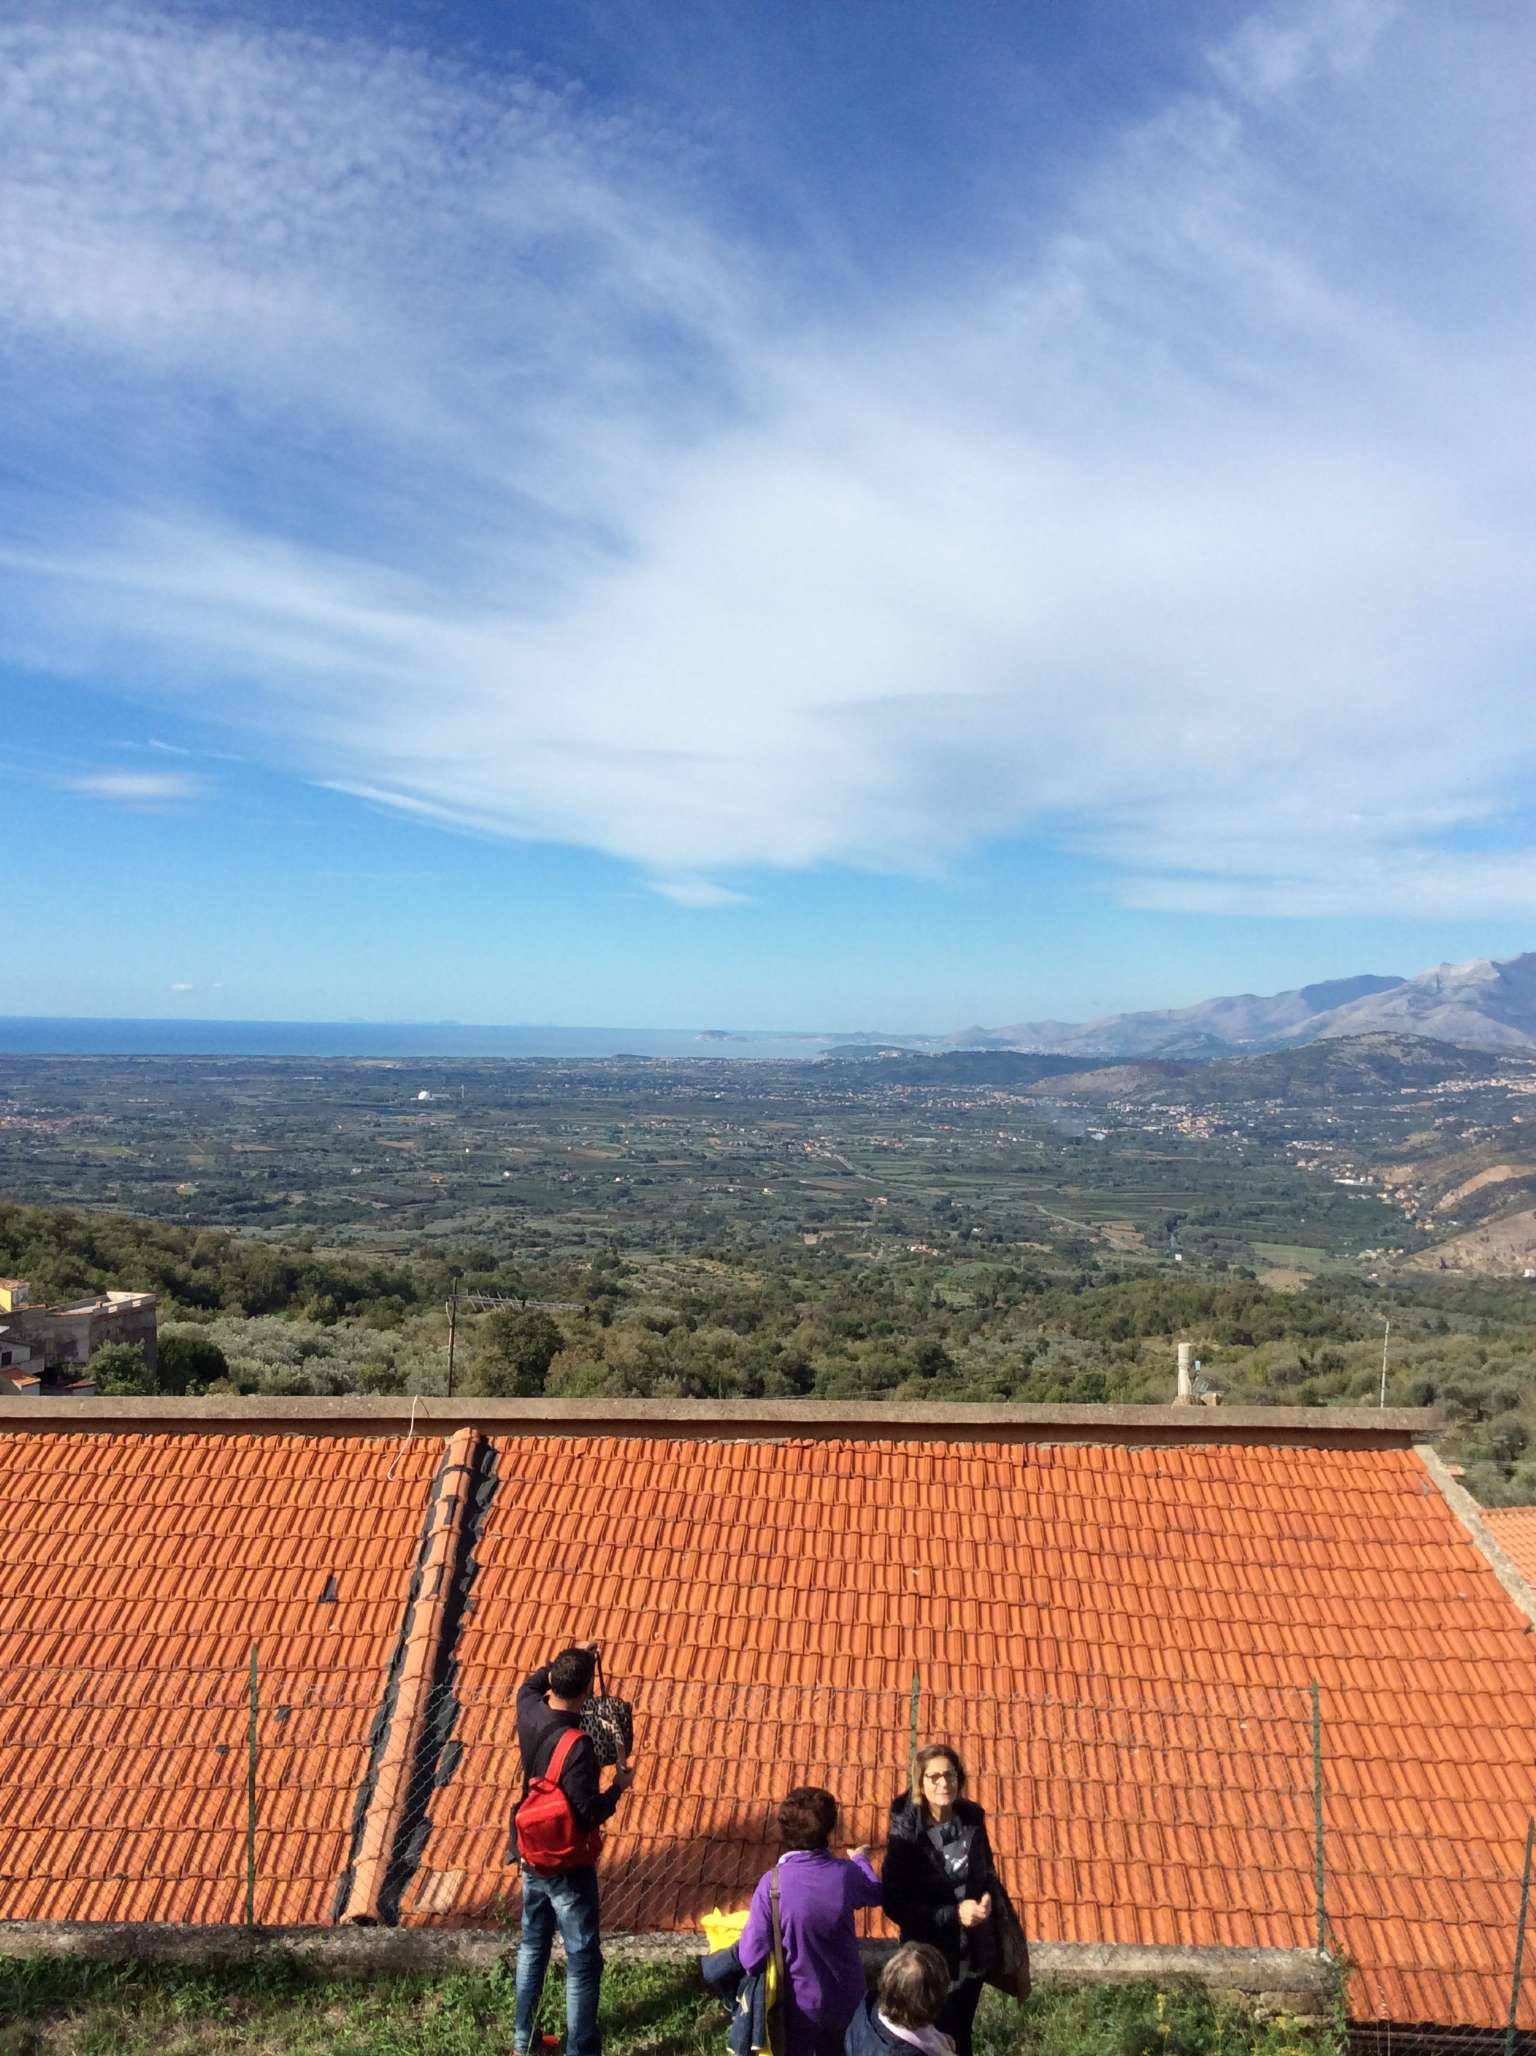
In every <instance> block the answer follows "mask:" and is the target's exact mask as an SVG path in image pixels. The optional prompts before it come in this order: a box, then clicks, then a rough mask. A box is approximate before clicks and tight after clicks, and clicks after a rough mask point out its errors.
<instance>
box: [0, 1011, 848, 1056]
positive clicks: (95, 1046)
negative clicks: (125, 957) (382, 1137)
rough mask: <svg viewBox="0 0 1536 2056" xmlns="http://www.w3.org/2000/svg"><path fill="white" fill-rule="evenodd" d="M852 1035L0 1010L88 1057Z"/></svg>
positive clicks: (606, 1048) (26, 1047)
mask: <svg viewBox="0 0 1536 2056" xmlns="http://www.w3.org/2000/svg"><path fill="white" fill-rule="evenodd" d="M849 1040H852V1038H847V1037H841V1036H835V1035H784V1034H760V1035H759V1034H754V1033H751V1032H748V1031H739V1032H738V1031H736V1030H726V1029H719V1028H710V1029H689V1028H675V1029H673V1028H473V1027H466V1026H464V1025H462V1024H461V1023H460V1022H457V1021H100V1020H86V1021H70V1020H63V1019H54V1018H47V1017H44V1016H28V1015H19V1014H13V1015H9V1016H3V1015H0V1055H4V1056H89V1057H386V1058H387V1057H400V1058H404V1059H421V1058H424V1057H565V1058H583V1057H585V1058H600V1057H617V1056H637V1057H667V1058H672V1059H674V1060H675V1059H677V1058H679V1057H693V1058H698V1057H726V1058H728V1057H734V1058H736V1059H738V1060H741V1059H746V1058H756V1059H758V1060H759V1061H768V1060H777V1061H778V1062H781V1063H783V1062H786V1061H793V1060H794V1059H795V1058H810V1057H818V1056H820V1055H822V1053H823V1052H824V1051H826V1050H829V1049H833V1048H837V1047H839V1046H842V1045H844V1044H846V1043H847V1042H848V1041H849Z"/></svg>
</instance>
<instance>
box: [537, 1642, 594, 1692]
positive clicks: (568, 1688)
mask: <svg viewBox="0 0 1536 2056" xmlns="http://www.w3.org/2000/svg"><path fill="white" fill-rule="evenodd" d="M596 1674H597V1659H596V1658H595V1657H594V1656H593V1654H592V1652H591V1650H590V1649H562V1650H561V1652H560V1654H559V1655H558V1656H557V1657H556V1658H555V1660H554V1662H553V1663H552V1664H551V1665H550V1667H549V1689H550V1691H551V1692H553V1693H554V1695H555V1697H556V1698H557V1699H579V1698H580V1697H581V1695H582V1693H583V1692H590V1691H591V1689H592V1680H593V1678H594V1677H595V1676H596Z"/></svg>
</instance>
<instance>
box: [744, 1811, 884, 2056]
mask: <svg viewBox="0 0 1536 2056" xmlns="http://www.w3.org/2000/svg"><path fill="white" fill-rule="evenodd" d="M778 1869H779V1921H780V1924H781V1926H782V1927H783V1930H784V1967H785V1969H786V1970H787V1971H788V1972H789V2000H790V2003H789V2005H788V2007H787V2008H786V2009H785V2010H786V2016H787V2018H786V2027H787V2029H788V2032H787V2034H786V2037H785V2050H784V2056H816V2052H817V2051H818V2050H819V2049H823V2048H828V2047H831V2048H837V2049H841V2047H842V2038H843V2035H844V2033H845V2032H846V2030H847V2027H848V2023H849V2021H850V2020H852V2018H853V2016H854V2014H855V2013H856V2012H857V2011H858V2008H859V2004H860V2002H861V2000H862V1999H863V1997H864V1970H863V1966H862V1965H861V1963H860V1961H859V1940H858V1936H857V1935H856V1934H855V1933H854V1931H853V1916H854V1914H855V1913H856V1912H857V1911H858V1909H859V1908H860V1907H861V1906H878V1905H879V1904H880V1880H879V1878H878V1877H877V1876H876V1875H875V1872H874V1869H873V1867H872V1866H871V1864H870V1862H869V1859H868V1857H860V1858H859V1859H858V1861H857V1862H852V1861H850V1860H849V1859H848V1858H847V1857H844V1856H834V1855H833V1854H832V1852H831V1851H830V1850H829V1849H793V1850H791V1851H790V1852H789V1854H788V1855H786V1856H781V1857H780V1858H779V1866H778ZM772 1878H773V1872H772V1871H769V1872H768V1874H767V1876H765V1877H761V1878H759V1879H758V1881H757V1890H756V1891H755V1892H754V1893H753V1894H752V1911H751V1912H750V1913H749V1914H748V1916H747V1924H746V1926H745V1928H744V1929H743V1930H742V1935H741V1941H740V1942H739V1944H738V1945H737V1946H738V1949H739V1951H740V1954H741V1967H742V1969H743V1970H745V1971H749V1972H750V1971H754V1970H761V1969H762V1967H763V1965H764V1964H765V1963H766V1962H767V1961H768V1958H769V1956H770V1955H771V1954H772V1952H773V1912H772V1909H771V1907H770V1905H769V1893H770V1890H771V1881H772Z"/></svg>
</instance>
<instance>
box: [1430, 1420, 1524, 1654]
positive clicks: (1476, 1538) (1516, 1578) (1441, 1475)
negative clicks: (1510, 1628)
mask: <svg viewBox="0 0 1536 2056" xmlns="http://www.w3.org/2000/svg"><path fill="white" fill-rule="evenodd" d="M1414 1451H1415V1454H1416V1455H1417V1456H1418V1458H1419V1460H1420V1462H1421V1463H1422V1464H1423V1466H1424V1468H1425V1470H1427V1471H1428V1473H1429V1475H1430V1476H1431V1478H1433V1479H1434V1481H1435V1484H1436V1486H1437V1487H1438V1489H1439V1492H1440V1495H1441V1497H1442V1498H1443V1499H1444V1500H1445V1502H1446V1504H1447V1506H1449V1507H1450V1509H1451V1512H1452V1513H1453V1514H1455V1516H1456V1518H1457V1520H1459V1521H1460V1522H1461V1525H1462V1526H1463V1527H1464V1528H1465V1529H1466V1531H1467V1533H1468V1535H1470V1536H1471V1538H1472V1541H1473V1544H1474V1545H1475V1547H1476V1548H1477V1549H1478V1550H1480V1551H1481V1553H1482V1554H1483V1556H1485V1557H1486V1558H1487V1560H1488V1564H1489V1568H1490V1569H1491V1570H1492V1572H1493V1575H1494V1576H1495V1577H1496V1578H1497V1579H1498V1581H1499V1583H1500V1584H1501V1585H1502V1586H1503V1587H1504V1590H1505V1592H1506V1593H1507V1594H1508V1595H1509V1597H1510V1598H1511V1599H1512V1600H1513V1601H1514V1603H1515V1605H1516V1606H1518V1607H1519V1609H1520V1611H1521V1612H1522V1613H1523V1614H1524V1615H1525V1617H1526V1619H1527V1620H1528V1621H1529V1622H1530V1623H1531V1626H1532V1627H1536V1585H1532V1583H1531V1581H1530V1579H1529V1578H1527V1577H1526V1575H1525V1573H1524V1572H1523V1571H1522V1569H1521V1567H1520V1565H1519V1564H1517V1563H1516V1562H1515V1560H1514V1558H1513V1557H1512V1556H1511V1555H1510V1554H1509V1551H1508V1550H1507V1549H1505V1547H1504V1546H1503V1544H1502V1543H1501V1542H1500V1541H1499V1539H1498V1537H1497V1536H1496V1535H1495V1534H1494V1532H1493V1530H1492V1528H1490V1527H1489V1525H1488V1519H1487V1515H1488V1511H1489V1510H1488V1508H1486V1507H1483V1506H1479V1505H1478V1503H1477V1501H1476V1500H1475V1499H1474V1498H1473V1497H1472V1494H1471V1493H1470V1492H1469V1491H1468V1490H1467V1488H1466V1487H1465V1485H1462V1484H1460V1483H1458V1482H1457V1480H1456V1478H1455V1477H1454V1476H1453V1475H1452V1473H1451V1471H1450V1469H1449V1467H1448V1466H1447V1465H1446V1464H1445V1463H1444V1462H1443V1460H1442V1459H1441V1457H1440V1456H1439V1454H1438V1453H1437V1452H1436V1451H1435V1450H1434V1449H1432V1448H1431V1447H1430V1445H1429V1444H1428V1443H1427V1442H1417V1443H1415V1444H1414ZM1527 1632H1529V1630H1527Z"/></svg>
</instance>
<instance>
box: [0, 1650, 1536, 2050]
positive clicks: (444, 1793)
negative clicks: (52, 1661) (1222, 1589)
mask: <svg viewBox="0 0 1536 2056" xmlns="http://www.w3.org/2000/svg"><path fill="white" fill-rule="evenodd" d="M343 1654H344V1653H343V1652H340V1651H338V1652H337V1658H338V1660H337V1661H336V1663H335V1664H334V1666H333V1667H331V1668H328V1669H323V1670H319V1669H317V1670H304V1671H298V1670H293V1669H284V1668H273V1669H272V1670H270V1671H269V1670H266V1669H264V1668H263V1666H262V1664H261V1661H260V1657H259V1654H258V1655H257V1657H256V1660H255V1662H254V1663H250V1662H248V1663H247V1664H245V1665H243V1666H241V1667H239V1668H234V1667H229V1668H223V1669H216V1670H207V1671H186V1670H174V1671H164V1672H136V1673H133V1674H131V1675H125V1674H122V1673H114V1672H110V1671H88V1670H86V1671H83V1670H80V1669H78V1668H76V1667H74V1666H69V1667H60V1668H58V1669H55V1670H50V1669H49V1668H48V1667H47V1666H43V1667H39V1668H33V1669H29V1670H26V1671H17V1670H13V1671H10V1672H8V1673H7V1674H6V1675H5V1676H4V1677H3V1678H0V1823H3V1833H0V1918H5V1919H10V1920H39V1919H48V1920H87V1921H112V1920H133V1921H173V1922H219V1923H231V1922H234V1923H241V1922H251V1923H254V1924H256V1925H260V1926H273V1925H288V1924H307V1923H327V1922H334V1921H355V1920H366V1921H383V1922H392V1921H395V1920H400V1921H403V1922H405V1923H407V1924H410V1925H414V1926H421V1925H444V1926H459V1927H485V1926H491V1927H504V1928H506V1929H507V1930H508V1931H509V1933H510V1931H511V1930H513V1929H515V1926H516V1923H517V1920H518V1914H519V1905H520V1880H519V1872H518V1868H517V1863H516V1858H515V1850H514V1849H513V1847H512V1845H511V1818H512V1813H513V1809H514V1807H515V1805H516V1802H517V1799H518V1797H519V1795H520V1792H521V1789H522V1768H521V1757H520V1752H519V1749H518V1740H517V1718H516V1706H515V1702H514V1698H513V1696H512V1695H511V1694H510V1693H508V1692H506V1691H502V1690H491V1689H487V1688H485V1687H484V1686H483V1685H478V1684H475V1683H471V1682H466V1681H465V1680H463V1679H460V1678H458V1677H457V1676H455V1675H452V1674H450V1675H449V1676H448V1677H446V1678H444V1679H442V1680H439V1681H438V1682H436V1683H435V1684H430V1685H429V1684H427V1683H426V1682H425V1681H416V1684H415V1686H414V1687H413V1683H412V1680H411V1679H409V1678H408V1677H401V1676H396V1675H393V1674H392V1675H391V1677H390V1678H389V1680H388V1681H387V1684H386V1688H385V1690H384V1693H383V1695H382V1696H381V1695H380V1694H379V1693H378V1692H377V1691H376V1690H370V1691H366V1692H365V1691H362V1690H360V1689H358V1687H357V1685H356V1683H355V1681H354V1679H353V1677H352V1675H351V1674H350V1673H349V1670H348V1668H347V1665H346V1663H345V1661H343V1660H341V1659H342V1657H343ZM1350 1713H1351V1709H1350V1708H1349V1707H1347V1706H1344V1707H1339V1708H1334V1707H1333V1706H1332V1705H1331V1703H1330V1695H1329V1694H1328V1693H1327V1692H1322V1693H1319V1692H1317V1691H1316V1690H1315V1689H1314V1690H1313V1691H1311V1692H1305V1691H1303V1692H1298V1691H1296V1690H1294V1689H1289V1688H1286V1689H1281V1688H1276V1689H1263V1688H1254V1689H1252V1690H1247V1691H1241V1692H1240V1691H1235V1690H1229V1689H1213V1690H1211V1691H1210V1692H1209V1693H1207V1694H1204V1695H1192V1694H1189V1693H1187V1692H1182V1693H1179V1694H1171V1693H1169V1694H1165V1693H1161V1692H1159V1691H1157V1690H1155V1689H1152V1688H1133V1689H1127V1688H1126V1687H1125V1686H1123V1685H1122V1686H1120V1687H1118V1688H1115V1689H1109V1688H1106V1689H1105V1691H1104V1692H1103V1693H1102V1694H1097V1695H1091V1696H1082V1697H1076V1698H1056V1697H1050V1696H1032V1697H1024V1696H1011V1695H1004V1694H990V1695H987V1694H963V1695H962V1694H959V1693H944V1694H934V1693H931V1692H928V1691H927V1690H925V1689H924V1687H923V1684H922V1681H921V1679H920V1678H918V1679H915V1680H913V1679H908V1680H905V1681H902V1682H893V1685H892V1687H891V1689H889V1690H888V1691H881V1692H872V1691H856V1690H845V1689H832V1688H826V1689H822V1688H814V1689H804V1688H799V1687H794V1686H790V1685H779V1684H774V1683H771V1682H753V1683H750V1684H706V1683H702V1682H698V1681H674V1682H657V1683H654V1684H652V1685H650V1686H648V1687H647V1688H646V1689H645V1694H644V1697H643V1700H642V1701H641V1703H639V1704H637V1707H636V1720H637V1737H636V1765H637V1772H638V1775H637V1779H636V1783H635V1785H634V1787H633V1789H632V1790H631V1791H630V1792H629V1793H628V1794H627V1795H626V1796H625V1797H624V1799H623V1800H622V1801H621V1802H620V1804H619V1806H618V1807H617V1809H616V1810H615V1812H614V1814H613V1817H612V1819H611V1821H610V1822H609V1823H608V1826H607V1830H606V1839H605V1848H604V1853H603V1858H602V1866H601V1877H602V1893H603V1918H604V1926H605V1928H606V1930H607V1931H608V1932H610V1933H626V1932H627V1933H654V1932H673V1933H679V1932H695V1931H697V1930H698V1928H699V1926H700V1923H701V1921H702V1919H703V1916H704V1915H705V1914H707V1913H709V1912H710V1911H711V1910H713V1909H714V1908H716V1907H719V1908H720V1909H722V1910H726V1911H730V1910H733V1909H739V1908H742V1907H744V1906H745V1905H746V1904H747V1901H748V1899H749V1897H750V1894H751V1891H752V1888H753V1886H754V1884H755V1882H756V1880H757V1878H758V1877H759V1876H760V1875H761V1874H762V1873H763V1872H764V1870H766V1869H767V1868H768V1867H769V1865H770V1864H771V1863H772V1862H773V1860H774V1858H775V1856H776V1854H777V1852H778V1842H777V1835H776V1831H775V1812H776V1808H777V1804H778V1801H779V1800H780V1799H781V1798H782V1797H783V1795H784V1794H785V1792H786V1791H787V1790H788V1789H789V1788H790V1787H792V1786H795V1785H806V1784H810V1785H818V1786H822V1787H824V1788H825V1789H827V1790H828V1791H830V1792H831V1793H832V1794H833V1795H834V1796H835V1798H836V1799H837V1802H838V1806H839V1813H840V1825H839V1830H838V1835H837V1841H838V1843H839V1844H841V1845H845V1846H856V1845H865V1846H868V1847H870V1848H871V1849H872V1851H873V1853H874V1856H875V1860H876V1862H877V1863H878V1861H879V1860H880V1852H881V1848H882V1846H883V1845H884V1843H885V1841H886V1838H887V1834H888V1830H889V1824H890V1812H891V1807H892V1803H893V1801H895V1800H897V1799H898V1798H899V1797H900V1796H901V1795H903V1794H905V1793H906V1792H907V1791H908V1789H909V1778H910V1766H911V1759H912V1753H913V1748H914V1745H915V1743H916V1742H917V1741H923V1742H927V1741H932V1740H942V1741H945V1742H948V1743H951V1744H953V1745H954V1747H955V1748H956V1749H957V1750H958V1752H959V1754H960V1756H961V1758H962V1759H963V1762H964V1766H965V1771H966V1775H967V1786H966V1791H967V1796H969V1797H971V1798H973V1799H974V1800H976V1801H978V1802H979V1803H980V1804H981V1805H982V1806H983V1808H984V1809H985V1813H986V1819H987V1824H988V1829H989V1834H990V1839H991V1842H992V1846H993V1851H994V1854H995V1857H996V1861H997V1867H998V1871H999V1874H1000V1876H1001V1877H1002V1878H1003V1880H1004V1882H1005V1883H1006V1885H1007V1887H1008V1889H1009V1892H1010V1894H1011V1896H1012V1897H1013V1899H1014V1901H1015V1903H1016V1904H1017V1905H1018V1906H1019V1907H1020V1909H1021V1911H1022V1913H1023V1917H1024V1921H1025V1925H1026V1928H1027V1930H1028V1932H1029V1933H1030V1935H1031V1937H1032V1938H1034V1939H1036V1940H1045V1941H1060V1942H1069V1943H1071V1942H1078V1943H1130V1944H1143V1945H1155V1946H1158V1945H1160V1946H1170V1945H1172V1946H1178V1945H1183V1946H1203V1947H1207V1948H1218V1949H1286V1950H1316V1949H1317V1947H1318V1945H1319V1940H1320V1939H1321V1941H1322V1942H1323V1944H1324V1945H1325V1946H1326V1948H1327V1949H1328V1950H1329V1951H1330V1952H1331V1953H1332V1954H1333V1956H1334V1957H1335V1958H1336V1959H1337V1960H1338V1961H1339V1963H1340V1964H1341V1965H1342V1966H1345V1967H1346V1968H1347V1989H1348V2007H1349V2011H1350V2013H1351V2014H1352V2016H1353V2018H1354V2020H1355V2021H1356V2023H1357V2024H1358V2029H1357V2031H1358V2032H1359V2033H1360V2034H1361V2035H1362V2036H1363V2037H1366V2038H1368V2039H1370V2040H1371V2041H1372V2044H1373V2046H1374V2047H1376V2048H1379V2049H1384V2050H1390V2049H1394V2048H1396V2049H1399V2050H1403V2051H1406V2050H1408V2049H1409V2048H1410V2047H1411V2046H1413V2044H1414V2039H1415V2038H1417V2039H1418V2040H1424V2039H1425V2038H1426V2031H1427V2030H1429V2029H1433V2035H1432V2036H1430V2037H1429V2039H1431V2040H1432V2041H1433V2042H1434V2044H1435V2045H1436V2046H1438V2047H1442V2048H1465V2049H1467V2050H1468V2051H1469V2052H1470V2050H1471V2049H1472V2048H1474V2047H1478V2048H1482V2047H1486V2048H1488V2049H1489V2050H1495V2049H1497V2050H1500V2051H1507V2052H1509V2056H1514V2052H1517V2051H1518V2052H1522V2056H1523V2052H1529V2051H1532V2050H1536V1934H1533V1933H1532V1932H1531V1930H1532V1927H1533V1925H1536V1919H1533V1910H1532V1904H1531V1902H1532V1898H1533V1896H1536V1892H1533V1886H1532V1881H1531V1878H1530V1858H1531V1848H1530V1845H1529V1842H1528V1838H1527V1818H1528V1812H1529V1809H1530V1806H1531V1793H1532V1788H1533V1786H1536V1769H1533V1767H1532V1766H1531V1765H1529V1764H1515V1763H1509V1764H1506V1765H1504V1766H1503V1767H1502V1769H1501V1770H1500V1771H1499V1773H1498V1775H1497V1776H1492V1775H1490V1774H1489V1772H1488V1771H1487V1768H1486V1759H1487V1757H1488V1751H1487V1749H1486V1747H1484V1748H1482V1749H1481V1753H1480V1754H1479V1751H1478V1750H1477V1749H1473V1748H1470V1747H1468V1748H1463V1747H1460V1746H1459V1741H1460V1740H1463V1739H1465V1738H1458V1737H1456V1736H1446V1735H1437V1736H1435V1737H1433V1738H1431V1739H1430V1740H1429V1741H1428V1742H1427V1743H1426V1753H1425V1754H1424V1756H1423V1757H1422V1759H1421V1760H1419V1761H1415V1762H1407V1761H1404V1760H1402V1759H1401V1758H1394V1756H1393V1755H1392V1754H1391V1753H1390V1752H1389V1751H1387V1750H1385V1749H1384V1748H1383V1747H1382V1746H1381V1744H1380V1742H1379V1740H1378V1739H1376V1738H1374V1737H1373V1736H1372V1735H1370V1734H1369V1733H1367V1732H1366V1730H1365V1729H1364V1728H1362V1727H1361V1726H1359V1725H1358V1724H1356V1723H1355V1722H1354V1721H1353V1720H1352V1719H1351V1718H1350ZM1479 1764H1481V1765H1482V1766H1483V1767H1482V1768H1481V1769H1478V1768H1476V1766H1478V1765H1479ZM866 1927H867V1931H868V1932H869V1933H871V1934H882V1933H889V1929H888V1928H887V1927H886V1926H885V1924H884V1922H883V1920H882V1918H881V1917H880V1916H879V1915H871V1916H868V1917H867V1918H866Z"/></svg>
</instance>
